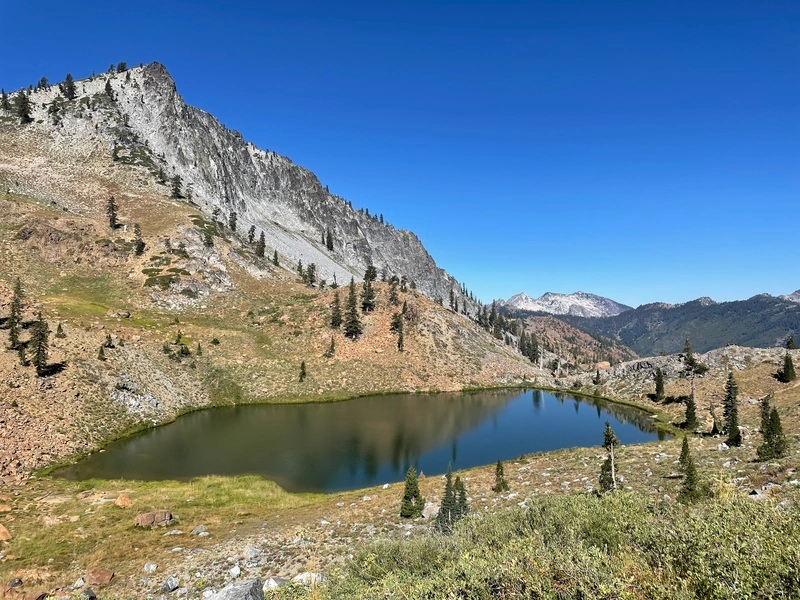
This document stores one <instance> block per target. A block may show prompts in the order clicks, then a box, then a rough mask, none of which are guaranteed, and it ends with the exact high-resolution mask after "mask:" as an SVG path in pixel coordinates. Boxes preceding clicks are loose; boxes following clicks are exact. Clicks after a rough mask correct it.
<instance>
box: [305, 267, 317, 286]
mask: <svg viewBox="0 0 800 600" xmlns="http://www.w3.org/2000/svg"><path fill="white" fill-rule="evenodd" d="M304 280H305V282H306V284H308V285H309V286H311V287H314V284H315V283H316V282H317V265H315V264H314V263H309V265H308V268H306V276H305V277H304Z"/></svg>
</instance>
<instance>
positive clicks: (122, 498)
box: [114, 494, 133, 508]
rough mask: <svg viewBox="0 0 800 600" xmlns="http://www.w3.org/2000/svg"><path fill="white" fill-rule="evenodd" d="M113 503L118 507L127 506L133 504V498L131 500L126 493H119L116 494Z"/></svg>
mask: <svg viewBox="0 0 800 600" xmlns="http://www.w3.org/2000/svg"><path fill="white" fill-rule="evenodd" d="M114 504H116V505H117V506H119V507H120V508H128V507H129V506H132V505H133V500H131V499H130V498H129V497H128V496H127V495H126V494H120V495H119V496H117V499H116V500H114Z"/></svg>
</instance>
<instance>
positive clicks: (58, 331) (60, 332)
mask: <svg viewBox="0 0 800 600" xmlns="http://www.w3.org/2000/svg"><path fill="white" fill-rule="evenodd" d="M56 337H57V338H59V339H61V338H65V337H67V334H66V333H64V328H63V327H62V326H61V323H59V324H58V327H56Z"/></svg>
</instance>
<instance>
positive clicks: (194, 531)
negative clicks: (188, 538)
mask: <svg viewBox="0 0 800 600" xmlns="http://www.w3.org/2000/svg"><path fill="white" fill-rule="evenodd" d="M207 531H208V527H206V526H205V525H198V526H197V527H195V528H194V529H192V533H190V534H189V535H200V534H201V533H206V532H207Z"/></svg>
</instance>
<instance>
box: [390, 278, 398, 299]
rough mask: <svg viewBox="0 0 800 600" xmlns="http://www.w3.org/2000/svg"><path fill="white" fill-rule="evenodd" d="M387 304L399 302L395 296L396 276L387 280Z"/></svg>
mask: <svg viewBox="0 0 800 600" xmlns="http://www.w3.org/2000/svg"><path fill="white" fill-rule="evenodd" d="M389 304H391V305H392V306H397V305H398V304H400V298H399V297H398V296H397V278H396V277H392V280H391V281H390V282H389Z"/></svg>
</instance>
